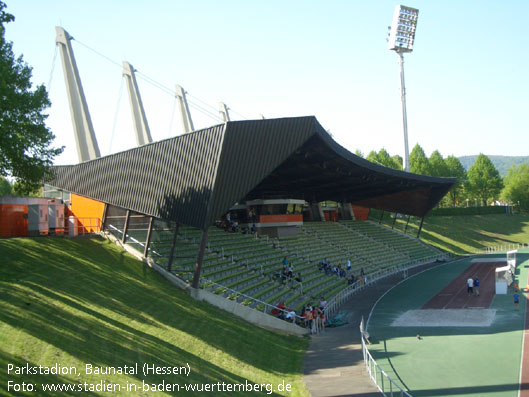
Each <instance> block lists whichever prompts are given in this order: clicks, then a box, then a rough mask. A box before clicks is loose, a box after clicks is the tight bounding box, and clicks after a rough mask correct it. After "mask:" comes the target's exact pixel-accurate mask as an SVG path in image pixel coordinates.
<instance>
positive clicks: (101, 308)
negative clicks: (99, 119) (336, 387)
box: [0, 237, 308, 396]
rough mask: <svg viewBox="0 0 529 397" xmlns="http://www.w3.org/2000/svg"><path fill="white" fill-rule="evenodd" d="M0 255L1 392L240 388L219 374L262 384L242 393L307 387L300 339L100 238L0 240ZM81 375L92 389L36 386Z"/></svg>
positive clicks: (301, 391) (298, 392) (296, 392)
mask: <svg viewBox="0 0 529 397" xmlns="http://www.w3.org/2000/svg"><path fill="white" fill-rule="evenodd" d="M0 256H1V258H2V262H1V265H0V300H1V305H0V394H2V395H4V394H8V395H13V394H14V393H13V387H20V388H22V383H23V382H24V383H25V385H26V388H29V386H28V385H29V384H31V385H33V387H34V389H35V390H36V391H37V392H36V393H31V392H27V393H19V394H17V395H39V396H57V395H83V396H85V395H87V396H98V395H101V396H103V395H104V396H107V395H120V396H121V395H125V396H126V395H130V396H146V395H148V396H152V395H175V394H178V395H204V392H191V391H189V392H183V391H182V390H183V389H180V392H179V393H175V392H174V391H173V392H169V391H163V392H162V391H159V392H154V393H153V392H143V391H142V382H143V381H144V382H146V383H147V384H149V385H151V386H152V385H153V384H156V385H159V384H162V383H163V382H165V383H166V384H167V383H169V384H180V385H184V384H188V385H191V384H197V385H198V387H200V386H201V385H202V387H206V388H207V387H208V386H205V384H215V385H214V386H209V387H214V389H213V390H214V392H213V391H212V393H211V395H237V394H240V393H236V392H229V391H228V390H229V387H230V386H229V385H228V384H237V383H239V384H240V383H242V384H243V385H244V387H246V390H248V387H251V388H252V389H253V390H255V386H253V385H254V384H263V386H261V387H260V389H261V390H260V391H259V392H254V393H251V395H269V394H270V390H269V389H268V388H269V385H273V392H274V394H275V395H289V396H307V395H308V391H307V390H306V388H305V386H304V384H303V381H302V371H303V370H302V367H303V356H304V353H305V350H306V348H307V345H308V340H307V339H305V338H297V337H291V336H285V335H281V334H278V333H275V332H271V331H267V330H264V329H261V328H257V327H255V326H253V325H251V324H249V323H246V322H245V321H243V320H241V319H239V318H237V317H234V316H232V315H230V314H228V313H226V312H223V311H219V310H217V309H215V308H213V307H212V306H209V305H207V304H204V303H201V302H197V301H194V300H192V299H191V298H189V297H188V296H187V295H185V294H184V293H183V292H182V291H181V290H178V289H177V288H175V287H173V286H172V285H170V284H169V283H168V282H166V281H165V279H163V278H162V277H161V276H159V275H158V274H157V273H155V272H154V271H152V270H151V269H149V268H148V267H146V266H144V265H143V264H142V263H141V262H139V261H137V260H135V259H133V258H132V257H130V256H128V255H127V254H124V253H123V252H122V251H121V250H120V249H119V248H117V247H116V246H114V245H113V244H112V243H110V242H108V241H106V240H102V239H99V238H90V239H82V238H78V239H75V240H70V239H66V238H51V237H47V238H35V239H26V238H24V239H9V240H0ZM136 363H138V364H139V372H140V373H138V374H130V373H129V374H119V373H111V374H89V373H87V371H86V364H92V365H93V366H99V367H109V366H111V367H115V368H116V369H117V368H120V367H121V368H122V369H124V366H125V365H126V366H129V372H130V368H132V369H134V366H135V364H136ZM144 363H147V364H152V365H154V366H156V367H158V368H162V367H168V368H172V367H181V366H183V367H185V368H187V369H190V372H189V373H187V374H182V373H180V374H148V375H144V374H143V373H142V371H141V370H142V365H143V364H144ZM10 364H12V365H13V368H15V367H25V366H26V367H27V366H29V367H37V370H38V371H40V369H38V366H39V365H41V366H43V367H54V366H55V365H56V364H58V365H59V366H60V367H62V368H66V367H74V368H75V370H76V372H75V373H73V374H61V373H59V374H43V375H41V374H15V373H13V372H14V369H13V370H11V371H9V372H11V373H8V368H11V367H10ZM70 372H73V370H70ZM116 372H119V370H117V371H116ZM8 382H12V383H10V384H8ZM85 382H86V384H87V385H88V387H90V386H89V385H90V384H92V385H94V386H93V389H94V390H90V389H86V386H83V387H85V390H88V391H85V392H83V393H80V392H68V393H59V392H52V391H44V390H43V387H44V386H42V385H52V384H53V385H59V384H63V383H65V384H72V385H78V384H84V383H85ZM283 382H284V383H285V384H290V385H291V390H292V391H291V392H287V391H284V392H282V391H278V385H280V384H282V383H283ZM223 383H224V385H223ZM15 384H16V385H18V386H14V385H15ZM98 384H99V385H100V387H101V385H103V384H107V385H108V384H118V385H121V391H119V392H118V391H115V392H113V393H110V392H102V391H97V388H96V385H98ZM130 384H135V385H138V389H137V391H134V387H133V386H129V388H131V389H132V390H131V391H127V385H130ZM8 387H11V389H10V390H9V391H8ZM219 389H220V391H219ZM166 390H167V389H166ZM204 390H207V389H204ZM210 390H211V389H210ZM223 390H224V391H223ZM233 390H237V389H233Z"/></svg>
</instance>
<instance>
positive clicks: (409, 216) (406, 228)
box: [404, 215, 411, 234]
mask: <svg viewBox="0 0 529 397" xmlns="http://www.w3.org/2000/svg"><path fill="white" fill-rule="evenodd" d="M410 218H411V215H408V221H407V222H406V227H405V228H404V234H406V230H408V224H409V223H410Z"/></svg>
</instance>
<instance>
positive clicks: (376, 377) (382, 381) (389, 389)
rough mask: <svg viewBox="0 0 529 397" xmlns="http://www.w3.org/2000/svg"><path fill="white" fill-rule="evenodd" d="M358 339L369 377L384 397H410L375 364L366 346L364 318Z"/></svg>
mask: <svg viewBox="0 0 529 397" xmlns="http://www.w3.org/2000/svg"><path fill="white" fill-rule="evenodd" d="M360 339H361V340H362V354H363V356H364V364H365V366H366V369H367V372H368V374H369V377H370V378H371V380H372V381H373V383H374V384H375V386H376V387H377V389H378V390H379V391H380V392H381V393H382V394H383V395H384V396H390V397H393V396H401V397H404V396H407V397H412V396H411V394H410V393H408V392H407V391H406V390H404V389H403V388H402V387H400V386H399V385H398V384H397V382H395V381H394V380H393V379H391V377H390V376H389V375H388V374H387V373H386V372H385V371H384V370H383V369H382V368H380V366H379V365H378V364H377V362H376V361H375V359H374V358H373V356H372V355H371V353H369V350H368V349H367V346H366V341H367V342H368V343H369V336H368V335H366V333H365V331H364V318H363V317H362V320H361V321H360Z"/></svg>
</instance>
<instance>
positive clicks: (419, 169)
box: [410, 144, 430, 175]
mask: <svg viewBox="0 0 529 397" xmlns="http://www.w3.org/2000/svg"><path fill="white" fill-rule="evenodd" d="M410 172H413V173H415V174H421V175H430V162H429V161H428V157H426V154H425V153H424V150H423V149H422V147H421V146H420V145H419V144H416V145H415V147H414V148H413V150H412V151H411V153H410Z"/></svg>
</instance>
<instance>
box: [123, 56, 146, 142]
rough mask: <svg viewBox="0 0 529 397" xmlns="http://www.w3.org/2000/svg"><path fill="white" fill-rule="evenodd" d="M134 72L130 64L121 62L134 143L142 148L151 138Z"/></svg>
mask: <svg viewBox="0 0 529 397" xmlns="http://www.w3.org/2000/svg"><path fill="white" fill-rule="evenodd" d="M135 72H136V70H135V69H134V68H133V67H132V65H131V64H130V63H128V62H125V61H123V76H125V79H126V81H127V88H128V91H129V99H130V108H131V111H132V119H133V120H134V128H135V131H136V142H137V143H138V146H142V145H145V144H146V143H151V142H152V138H151V131H150V130H149V124H148V123H147V117H146V116H145V110H144V109H143V102H142V101H141V96H140V91H139V89H138V82H137V81H136V74H135Z"/></svg>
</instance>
